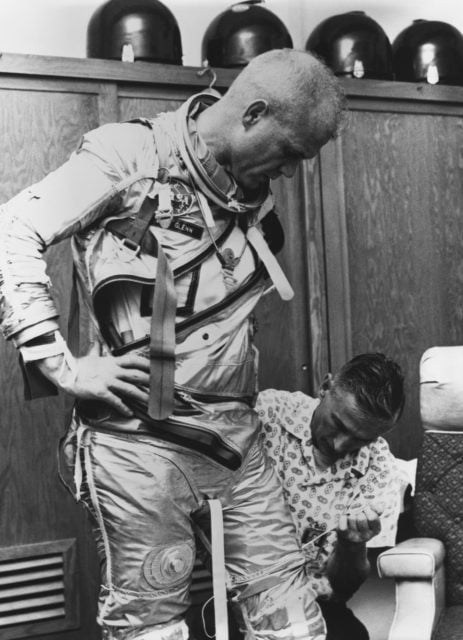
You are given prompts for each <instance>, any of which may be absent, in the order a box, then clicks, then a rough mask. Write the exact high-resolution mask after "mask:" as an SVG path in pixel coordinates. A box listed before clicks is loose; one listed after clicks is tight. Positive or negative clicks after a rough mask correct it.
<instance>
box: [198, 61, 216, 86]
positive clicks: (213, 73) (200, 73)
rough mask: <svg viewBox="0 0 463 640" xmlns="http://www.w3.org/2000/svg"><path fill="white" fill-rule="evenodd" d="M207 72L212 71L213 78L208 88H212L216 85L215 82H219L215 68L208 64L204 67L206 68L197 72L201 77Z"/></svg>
mask: <svg viewBox="0 0 463 640" xmlns="http://www.w3.org/2000/svg"><path fill="white" fill-rule="evenodd" d="M206 73H210V74H211V76H212V80H211V81H210V83H209V86H208V89H212V87H213V86H214V85H215V83H216V82H217V74H216V72H215V71H214V69H213V68H212V67H210V66H209V65H206V66H205V67H204V69H200V70H199V71H198V72H197V74H198V76H199V77H200V78H201V77H202V76H204V75H205V74H206Z"/></svg>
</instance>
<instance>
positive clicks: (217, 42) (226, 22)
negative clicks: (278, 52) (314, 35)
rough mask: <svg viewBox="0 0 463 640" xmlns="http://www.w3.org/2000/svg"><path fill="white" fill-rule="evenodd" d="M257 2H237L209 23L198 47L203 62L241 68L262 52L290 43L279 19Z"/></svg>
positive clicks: (286, 31)
mask: <svg viewBox="0 0 463 640" xmlns="http://www.w3.org/2000/svg"><path fill="white" fill-rule="evenodd" d="M261 2H262V0H246V1H245V2H238V3H236V4H233V5H232V6H231V7H230V8H229V9H227V10H226V11H224V12H223V13H220V14H219V15H218V16H217V17H216V18H215V19H214V20H213V21H212V22H211V24H210V25H209V27H208V28H207V30H206V33H205V34H204V37H203V41H202V47H201V56H202V60H203V61H204V62H205V63H207V64H209V65H210V66H212V67H244V66H246V65H247V64H248V62H249V61H250V60H251V59H252V58H255V57H256V56H258V55H259V54H260V53H263V52H264V51H269V50H270V49H283V48H284V47H292V46H293V42H292V40H291V36H290V35H289V32H288V30H287V29H286V27H285V25H284V24H283V22H282V21H281V20H280V19H279V18H278V17H277V16H276V15H275V14H274V13H272V12H271V11H269V10H268V9H264V7H261V6H259V4H260V3H261Z"/></svg>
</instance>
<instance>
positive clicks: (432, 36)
mask: <svg viewBox="0 0 463 640" xmlns="http://www.w3.org/2000/svg"><path fill="white" fill-rule="evenodd" d="M392 54H393V66H394V73H395V77H396V80H405V81H408V82H428V83H430V84H437V83H440V84H453V85H463V35H462V34H461V33H460V31H458V29H456V28H455V27H452V25H450V24H447V23H446V22H439V21H438V20H414V21H413V22H412V24H411V25H410V26H408V27H407V28H406V29H404V30H403V31H401V32H400V33H399V35H398V36H397V37H396V39H395V40H394V42H393V44H392Z"/></svg>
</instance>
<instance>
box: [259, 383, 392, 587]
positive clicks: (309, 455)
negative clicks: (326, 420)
mask: <svg viewBox="0 0 463 640" xmlns="http://www.w3.org/2000/svg"><path fill="white" fill-rule="evenodd" d="M319 402H320V401H319V400H318V399H315V398H311V397H310V396H307V395H305V394H304V393H301V392H299V391H297V392H294V393H291V392H289V391H278V390H275V389H267V390H265V391H262V392H261V393H260V394H259V396H258V400H257V407H256V409H257V411H258V413H259V418H260V421H261V438H262V441H263V446H264V448H265V450H266V452H267V454H268V456H269V457H270V459H271V460H272V462H273V463H274V465H275V468H276V470H277V472H278V475H279V477H280V480H281V482H282V484H283V491H284V495H285V498H286V500H287V502H288V504H289V507H290V509H291V512H292V514H293V518H294V521H295V523H296V528H297V534H298V537H299V540H300V542H301V543H302V545H303V548H304V551H305V553H306V556H307V566H308V570H309V573H310V575H311V582H312V585H311V586H312V587H313V589H314V590H315V592H316V593H317V595H318V596H319V597H322V598H329V597H330V596H331V595H332V593H333V591H332V588H331V585H330V583H329V580H328V578H327V576H326V565H327V562H328V558H329V557H330V555H331V553H332V551H333V549H334V546H335V544H336V540H337V535H336V528H337V526H338V523H339V517H340V516H341V515H342V514H343V513H349V512H350V513H354V512H355V511H357V510H358V511H360V510H362V508H364V507H365V506H367V505H368V504H370V505H371V506H372V507H374V508H375V510H377V511H381V512H382V515H381V518H380V519H381V532H380V534H378V535H377V536H375V537H374V538H372V539H371V540H370V541H369V546H376V547H383V546H392V545H394V544H395V537H396V529H397V519H398V516H399V512H400V506H401V497H400V496H401V492H400V485H401V479H400V478H401V475H400V472H399V470H398V467H397V465H396V463H395V458H394V456H393V455H392V453H391V452H390V450H389V446H388V444H387V442H386V441H385V440H384V439H383V438H377V439H376V440H374V441H373V442H371V443H370V444H368V445H365V446H363V447H361V448H360V449H358V450H357V451H356V452H354V453H348V454H346V455H345V456H344V457H343V458H341V459H339V460H337V461H336V462H335V463H334V464H333V465H331V466H330V467H328V468H327V469H324V470H320V469H319V468H318V467H317V466H316V464H315V460H314V454H313V444H312V434H311V430H310V423H311V420H312V415H313V412H314V411H315V409H316V407H317V405H318V404H319Z"/></svg>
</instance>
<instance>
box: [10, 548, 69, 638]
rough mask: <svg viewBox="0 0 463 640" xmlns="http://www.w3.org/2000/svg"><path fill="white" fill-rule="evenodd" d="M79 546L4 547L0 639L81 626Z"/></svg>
mask: <svg viewBox="0 0 463 640" xmlns="http://www.w3.org/2000/svg"><path fill="white" fill-rule="evenodd" d="M75 546H76V541H75V540H74V539H71V540H56V541H53V542H43V543H38V544H30V545H22V546H17V547H4V548H1V547H0V638H1V639H2V640H10V639H13V638H24V637H30V636H34V635H42V634H43V633H53V632H56V631H59V630H65V629H72V628H75V627H76V625H78V621H79V615H78V597H77V589H76V585H75V576H76V549H75Z"/></svg>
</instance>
